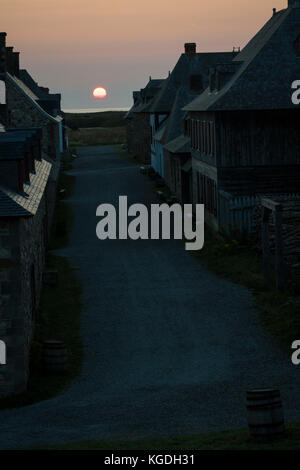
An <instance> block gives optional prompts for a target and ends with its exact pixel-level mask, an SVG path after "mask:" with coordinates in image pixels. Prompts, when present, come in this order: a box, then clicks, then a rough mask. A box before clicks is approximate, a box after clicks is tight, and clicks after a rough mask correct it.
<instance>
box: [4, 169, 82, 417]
mask: <svg viewBox="0 0 300 470" xmlns="http://www.w3.org/2000/svg"><path fill="white" fill-rule="evenodd" d="M74 182H75V181H74V177H72V176H70V175H67V174H65V173H63V172H62V173H61V174H60V178H59V183H58V194H59V190H60V189H66V193H65V197H67V196H69V195H70V194H71V192H72V189H73V186H74ZM61 221H64V222H65V225H64V227H65V228H66V229H65V230H61V225H59V224H60V223H61ZM72 221H73V217H72V211H71V209H70V208H69V206H68V205H67V204H64V203H63V202H62V200H61V199H59V198H57V202H56V207H55V214H54V218H53V226H52V232H51V238H50V243H49V249H57V248H63V247H64V246H66V245H67V244H68V236H69V232H70V230H71V226H72ZM57 227H60V229H59V230H58V229H57ZM45 268H46V269H55V270H57V271H58V283H57V285H54V286H50V285H45V284H43V287H42V292H41V298H40V303H39V308H38V312H37V318H36V326H35V335H34V340H33V341H32V344H31V351H30V374H29V382H28V387H27V390H26V392H24V393H22V394H18V395H13V396H10V397H5V398H2V399H0V409H5V408H16V407H21V406H26V405H30V404H33V403H37V402H40V401H42V400H46V399H49V398H51V397H53V396H56V395H58V394H59V393H60V392H61V391H62V390H63V389H64V388H65V387H67V385H68V384H70V383H71V381H72V380H73V379H74V378H75V377H76V376H77V375H78V374H79V372H80V369H81V363H82V355H83V350H82V344H81V338H80V311H81V303H80V297H81V286H80V284H79V282H78V280H77V278H76V275H75V273H74V271H73V269H72V268H71V266H70V264H69V262H68V260H67V259H66V258H64V257H62V256H57V255H54V254H53V253H49V252H48V254H47V256H46V265H45ZM48 339H56V340H61V341H64V342H65V344H66V346H67V348H68V370H67V371H66V372H65V373H63V374H57V375H56V374H46V373H45V372H44V371H43V364H42V343H43V341H44V340H48Z"/></svg>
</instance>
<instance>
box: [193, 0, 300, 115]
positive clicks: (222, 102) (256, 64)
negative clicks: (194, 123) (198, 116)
mask: <svg viewBox="0 0 300 470" xmlns="http://www.w3.org/2000/svg"><path fill="white" fill-rule="evenodd" d="M299 35H300V8H299V7H298V3H297V2H296V4H295V5H294V6H293V7H290V8H287V9H284V10H281V11H279V12H277V13H275V14H274V15H273V16H272V18H271V19H270V20H269V21H268V22H267V23H266V24H265V25H264V26H263V28H262V29H261V30H260V31H259V32H258V33H257V34H256V35H255V36H254V37H253V38H252V39H251V40H250V41H249V43H248V44H247V45H246V46H245V48H244V49H243V50H242V51H241V52H240V53H239V54H238V55H237V56H236V57H235V58H234V59H233V64H236V65H237V69H236V71H235V73H234V74H233V75H232V77H231V79H230V80H229V81H228V82H227V83H226V84H225V85H224V86H223V87H222V88H220V90H219V91H212V92H211V91H210V89H209V88H207V89H206V90H205V91H204V92H203V94H202V95H201V96H199V97H198V98H196V99H195V100H194V101H193V102H192V103H190V104H189V105H188V106H186V107H185V110H187V111H208V110H215V111H217V110H247V109H248V110H250V109H253V110H256V109H257V110H258V109H287V108H293V107H295V106H294V105H293V104H292V101H291V94H292V93H291V84H292V82H293V81H294V80H297V79H298V78H299V71H300V57H299V56H297V54H296V53H295V50H294V41H295V40H296V39H297V38H298V40H299V37H300V36H299ZM239 64H240V65H239Z"/></svg>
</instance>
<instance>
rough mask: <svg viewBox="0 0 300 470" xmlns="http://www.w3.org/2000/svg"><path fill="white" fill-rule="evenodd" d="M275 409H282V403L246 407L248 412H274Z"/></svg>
mask: <svg viewBox="0 0 300 470" xmlns="http://www.w3.org/2000/svg"><path fill="white" fill-rule="evenodd" d="M276 408H282V402H277V403H268V404H265V405H247V409H248V410H274V409H276Z"/></svg>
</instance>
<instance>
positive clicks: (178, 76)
mask: <svg viewBox="0 0 300 470" xmlns="http://www.w3.org/2000/svg"><path fill="white" fill-rule="evenodd" d="M234 55H235V53H234V52H211V53H210V52H200V53H197V51H196V44H195V43H186V44H185V46H184V53H182V54H181V55H180V57H179V59H178V62H177V64H176V65H175V67H174V69H173V70H172V72H171V73H170V74H169V77H168V78H167V80H166V81H165V83H164V84H163V86H162V87H161V90H160V91H159V93H157V95H156V97H155V99H154V100H153V103H152V105H151V107H150V111H151V116H150V120H151V127H152V136H153V138H152V144H151V165H152V167H153V168H154V169H155V170H156V171H157V173H159V174H160V175H161V176H162V177H163V178H164V179H165V181H166V183H167V185H168V186H169V187H170V189H171V190H172V192H174V193H175V194H176V196H177V198H178V199H179V200H180V201H181V202H185V201H190V199H191V194H190V193H191V191H190V189H189V188H188V186H190V181H191V164H190V163H187V160H188V159H190V149H189V145H188V142H186V138H185V136H184V135H183V132H184V128H183V122H184V117H185V114H186V113H185V112H184V111H183V110H182V108H183V107H184V106H185V105H187V104H188V103H190V102H191V101H193V100H194V99H195V97H196V96H199V94H201V93H202V92H203V91H204V90H205V88H206V87H207V85H208V77H209V70H210V67H212V66H214V65H215V64H217V63H218V62H220V61H221V62H222V61H223V62H226V61H227V62H230V61H231V60H232V58H233V57H234ZM181 182H184V188H182V187H181Z"/></svg>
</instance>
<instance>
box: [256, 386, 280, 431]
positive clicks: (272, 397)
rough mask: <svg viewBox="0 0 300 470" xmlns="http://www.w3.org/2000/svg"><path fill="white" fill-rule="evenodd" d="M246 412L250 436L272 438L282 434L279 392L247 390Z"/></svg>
mask: <svg viewBox="0 0 300 470" xmlns="http://www.w3.org/2000/svg"><path fill="white" fill-rule="evenodd" d="M247 411H248V424H249V429H250V433H251V435H252V436H256V437H259V436H272V435H276V434H281V433H283V432H284V416H283V409H282V401H281V398H280V391H279V390H272V389H262V390H249V391H248V392H247Z"/></svg>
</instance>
